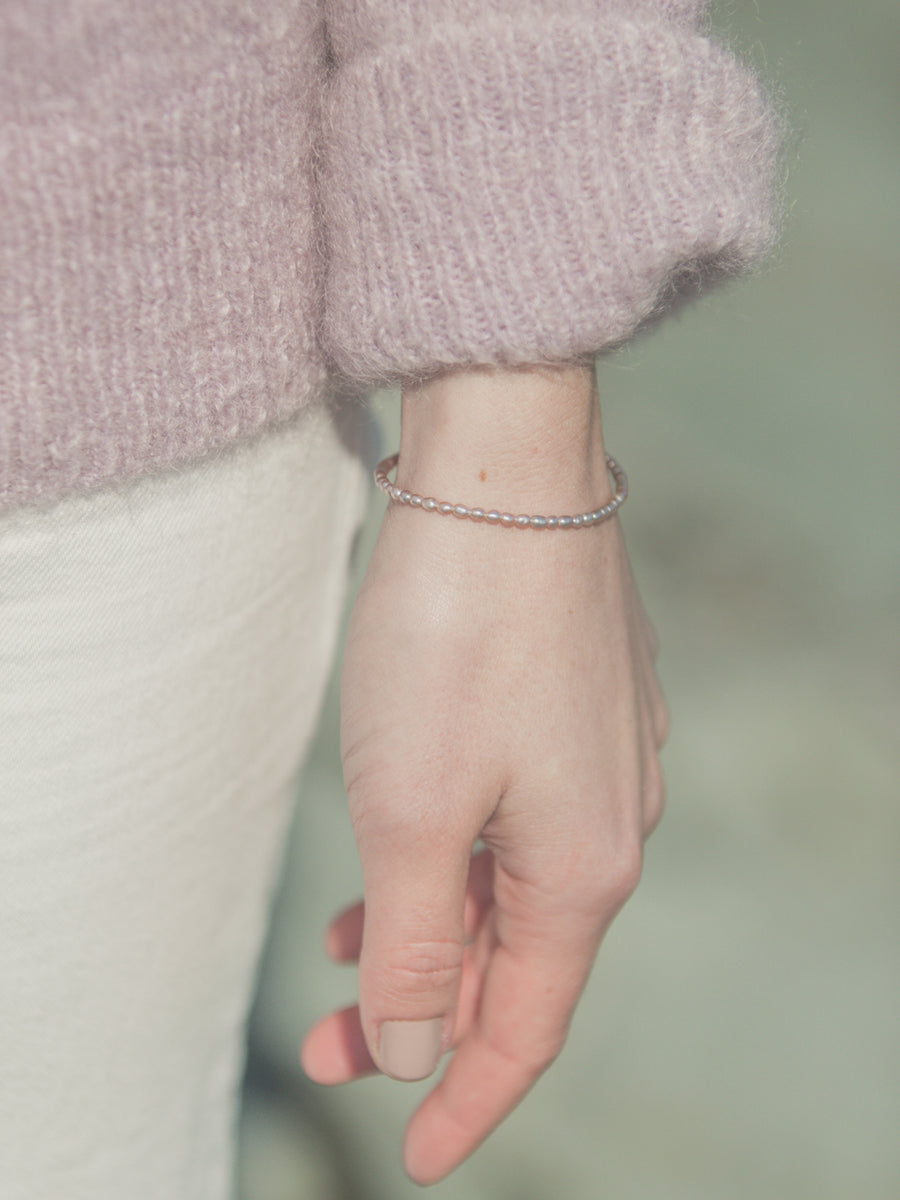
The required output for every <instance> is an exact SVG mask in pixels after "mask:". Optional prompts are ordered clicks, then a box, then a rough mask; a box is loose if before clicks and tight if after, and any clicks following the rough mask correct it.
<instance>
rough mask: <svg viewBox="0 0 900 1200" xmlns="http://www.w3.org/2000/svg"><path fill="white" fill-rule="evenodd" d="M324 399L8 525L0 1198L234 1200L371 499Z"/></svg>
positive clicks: (24, 513) (1, 574) (1, 690)
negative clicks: (248, 1026)
mask: <svg viewBox="0 0 900 1200" xmlns="http://www.w3.org/2000/svg"><path fill="white" fill-rule="evenodd" d="M347 442H348V437H347V433H346V431H342V430H340V429H338V428H336V427H335V426H334V424H333V422H332V421H331V420H330V419H329V417H328V414H327V413H325V412H324V411H321V410H319V409H316V410H310V411H309V412H306V413H303V414H301V415H300V417H299V418H298V419H297V420H295V421H294V422H292V423H291V424H290V425H288V426H287V427H285V428H284V429H281V430H278V431H275V432H272V433H268V434H266V435H264V436H263V437H261V438H260V439H258V440H257V441H256V442H255V443H253V444H252V445H249V446H242V447H240V448H239V449H237V450H236V451H234V452H232V453H229V454H225V455H220V456H216V457H214V458H211V459H209V460H208V461H205V462H203V463H201V464H198V465H195V466H194V467H192V468H191V469H190V470H186V471H183V472H171V473H168V474H166V475H164V476H159V477H153V478H150V479H144V480H139V481H137V482H136V483H134V484H132V485H131V486H128V487H123V488H109V489H104V490H103V491H101V492H99V493H98V494H96V495H90V496H77V497H72V498H68V499H66V500H63V501H61V502H60V503H59V504H57V505H54V506H53V507H52V508H51V509H49V510H48V511H37V510H34V509H30V508H29V509H21V510H19V511H17V512H14V513H8V514H6V515H5V516H3V517H0V662H2V664H3V670H2V671H0V730H2V734H0V979H2V983H0V1195H2V1196H3V1200H226V1197H227V1196H229V1195H230V1182H231V1174H232V1162H231V1159H232V1153H233V1144H232V1143H233V1132H234V1130H233V1127H234V1122H235V1117H236V1106H237V1090H238V1083H239V1080H240V1076H241V1069H242V1065H243V1059H244V1052H245V1047H244V1022H245V1020H246V1015H247V1008H248V1006H249V1003H250V998H251V994H252V986H253V979H254V972H255V968H256V963H257V958H258V955H259V951H260V946H261V942H262V938H263V934H264V931H265V924H266V919H267V916H268V907H269V902H270V899H271V895H272V890H273V887H274V884H275V880H276V874H277V871H278V867H279V864H280V860H281V855H282V852H283V845H284V834H285V829H286V826H287V823H288V821H289V819H290V816H291V810H292V808H293V805H294V802H295V800H296V788H297V771H298V768H299V765H300V762H301V759H302V756H303V754H304V751H305V747H306V746H307V744H308V741H309V738H310V736H311V734H312V730H313V728H314V726H315V722H316V717H317V714H318V709H319V703H320V699H321V695H322V691H323V688H324V685H325V682H326V680H327V678H328V673H329V668H330V665H331V656H332V651H333V647H334V642H335V638H336V636H337V631H338V624H339V620H340V613H341V601H342V597H343V593H344V588H345V583H346V561H347V555H348V551H349V545H350V541H351V538H352V536H353V533H354V531H355V529H356V527H357V524H358V521H359V519H360V516H361V512H362V509H363V507H364V501H365V498H366V496H367V494H368V487H367V472H366V470H365V469H364V467H363V465H362V464H361V463H360V461H359V459H358V458H357V456H356V455H355V454H354V453H353V452H352V451H351V450H349V449H348V447H347V444H346V443H347Z"/></svg>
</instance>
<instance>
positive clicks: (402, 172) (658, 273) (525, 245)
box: [319, 0, 780, 385]
mask: <svg viewBox="0 0 900 1200" xmlns="http://www.w3.org/2000/svg"><path fill="white" fill-rule="evenodd" d="M325 7H326V22H327V29H328V35H329V39H330V44H331V51H332V62H333V73H332V75H331V78H330V81H329V84H328V87H327V90H326V95H325V98H324V105H323V124H322V157H321V164H320V168H321V169H320V175H319V183H320V199H321V204H322V209H321V214H322V219H323V222H324V232H325V240H326V248H327V255H328V270H327V280H326V294H325V301H324V303H325V310H324V319H323V329H322V333H323V338H324V343H325V350H326V352H327V353H328V354H329V356H330V357H331V358H332V360H333V362H334V364H335V365H336V366H337V367H338V369H339V370H340V371H341V372H343V373H344V374H345V375H346V376H348V377H349V378H352V379H355V380H357V381H360V382H362V383H365V384H370V385H374V384H379V383H394V382H397V381H398V380H403V379H408V378H422V377H425V376H427V375H429V374H432V373H434V372H437V371H439V370H442V369H445V368H448V367H461V366H467V365H476V364H485V363H493V364H498V365H500V364H502V365H516V364H525V363H538V362H554V363H559V362H567V361H573V360H576V359H581V358H583V357H584V356H587V355H592V354H594V353H596V352H598V351H600V350H602V349H604V348H607V347H610V346H613V345H615V344H618V343H620V342H622V341H624V340H625V339H627V338H628V337H629V335H631V334H632V333H633V332H634V331H635V330H636V329H637V328H638V327H639V326H640V325H642V324H643V323H644V322H646V321H647V320H648V319H649V318H651V317H655V316H657V315H659V314H660V313H661V312H663V311H665V309H666V307H667V305H668V304H669V303H670V302H671V301H672V300H673V299H674V298H675V296H676V295H678V293H679V291H680V290H682V288H683V285H684V282H685V280H686V279H689V280H692V281H694V282H695V283H696V282H698V281H701V280H704V281H705V280H712V279H719V278H722V277H725V276H728V275H732V274H736V273H738V272H740V271H741V270H743V269H746V268H747V267H748V266H750V265H752V264H753V263H754V262H755V261H757V260H758V259H759V258H760V257H761V256H762V255H763V254H764V253H765V252H766V250H767V249H768V248H769V247H770V245H771V244H772V242H773V240H774V236H775V217H774V212H775V203H774V195H775V178H776V164H777V159H778V150H779V142H780V129H779V121H778V119H777V117H776V115H775V113H774V111H773V109H772V107H771V105H770V103H769V101H768V99H767V97H766V96H765V94H764V91H763V89H762V88H761V86H760V84H759V82H758V81H757V80H756V79H755V78H754V76H753V75H752V74H751V73H750V72H748V70H747V69H746V68H745V67H744V66H743V65H742V64H740V63H739V62H738V61H737V60H736V58H735V57H734V56H733V55H732V54H731V53H730V52H729V51H728V50H727V49H725V48H724V47H723V46H721V45H719V44H717V43H716V42H715V41H714V40H712V39H711V38H709V37H708V36H706V35H705V32H704V30H705V26H704V24H703V9H704V7H705V4H704V3H703V0H326V5H325Z"/></svg>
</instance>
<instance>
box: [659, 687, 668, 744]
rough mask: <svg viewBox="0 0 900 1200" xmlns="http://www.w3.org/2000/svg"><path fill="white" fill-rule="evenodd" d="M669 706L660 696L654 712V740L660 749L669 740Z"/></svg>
mask: <svg viewBox="0 0 900 1200" xmlns="http://www.w3.org/2000/svg"><path fill="white" fill-rule="evenodd" d="M669 729H670V722H669V706H668V705H667V704H666V702H665V700H663V699H662V697H660V700H659V707H658V709H657V713H656V741H657V744H658V746H659V748H660V749H662V747H663V746H664V745H665V744H666V742H667V741H668V740H669Z"/></svg>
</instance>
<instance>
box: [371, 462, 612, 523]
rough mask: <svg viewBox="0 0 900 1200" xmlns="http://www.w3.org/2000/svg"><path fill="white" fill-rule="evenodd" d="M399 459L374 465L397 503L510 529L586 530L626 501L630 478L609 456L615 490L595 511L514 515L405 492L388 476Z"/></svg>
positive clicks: (380, 483) (382, 485)
mask: <svg viewBox="0 0 900 1200" xmlns="http://www.w3.org/2000/svg"><path fill="white" fill-rule="evenodd" d="M399 461H400V455H399V454H391V455H389V457H388V458H386V459H384V460H383V461H382V462H380V463H379V464H378V466H377V467H376V468H375V482H376V484H377V485H378V487H380V488H381V490H382V491H383V492H384V494H385V495H386V496H387V498H388V500H393V501H395V502H396V503H398V504H408V505H409V507H410V508H420V509H421V510H422V511H423V512H431V513H438V514H439V515H440V516H443V517H449V516H453V517H459V518H460V519H461V520H465V519H468V520H470V521H486V522H487V523H488V525H504V526H506V528H508V529H586V528H588V526H591V525H599V524H600V523H601V522H603V521H608V520H609V518H610V517H612V516H614V515H615V513H616V512H617V511H618V510H619V509H620V508H621V507H622V505H623V504H624V503H625V498H626V497H627V495H628V479H627V478H626V476H625V472H624V471H623V470H622V468H621V467H620V466H619V464H618V463H617V462H616V460H615V459H614V458H613V457H612V455H611V454H607V455H606V466H607V470H608V471H609V473H610V475H611V476H612V479H613V482H614V484H615V486H616V492H615V495H614V496H613V498H612V500H610V501H608V502H607V503H606V504H604V505H603V507H602V508H595V509H594V510H593V511H592V512H586V513H576V514H574V515H573V516H569V517H541V516H534V517H531V516H526V515H524V514H522V515H520V516H514V515H513V514H512V513H508V512H499V511H498V510H497V509H495V508H492V509H483V508H470V507H469V506H468V505H467V504H453V503H451V501H449V500H435V499H434V498H433V497H431V496H419V495H417V494H416V493H415V492H408V491H405V490H404V489H403V488H399V487H397V485H396V484H393V483H391V481H390V479H388V475H390V473H391V471H393V469H394V468H395V467H396V465H397V463H398V462H399Z"/></svg>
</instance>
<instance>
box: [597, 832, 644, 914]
mask: <svg viewBox="0 0 900 1200" xmlns="http://www.w3.org/2000/svg"><path fill="white" fill-rule="evenodd" d="M643 865H644V854H643V846H642V844H641V842H640V841H639V840H638V839H637V838H634V839H629V840H628V841H627V842H624V843H623V844H622V845H621V846H619V847H618V849H617V851H616V853H615V855H614V856H613V857H612V858H611V860H610V861H609V863H608V864H607V869H606V872H605V878H604V885H605V892H606V896H607V900H608V901H609V900H611V901H612V902H613V903H614V904H615V905H616V906H621V905H622V904H624V903H625V901H626V900H627V899H628V898H629V896H631V895H632V894H633V893H634V891H635V889H636V888H637V885H638V884H639V883H640V881H641V871H642V870H643Z"/></svg>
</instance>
